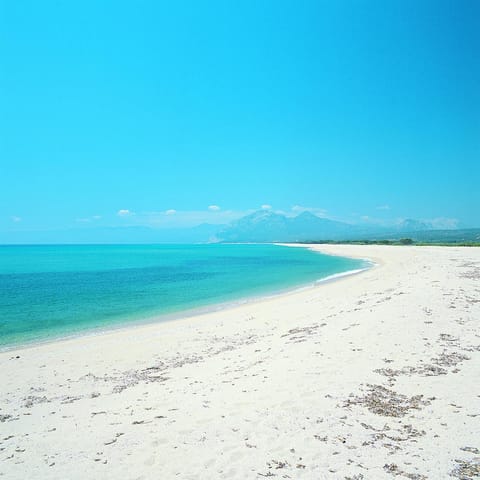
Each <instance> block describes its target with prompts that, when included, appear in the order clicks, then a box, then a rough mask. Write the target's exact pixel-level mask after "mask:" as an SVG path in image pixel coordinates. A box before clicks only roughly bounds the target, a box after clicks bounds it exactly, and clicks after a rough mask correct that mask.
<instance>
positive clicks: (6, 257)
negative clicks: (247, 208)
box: [0, 244, 369, 349]
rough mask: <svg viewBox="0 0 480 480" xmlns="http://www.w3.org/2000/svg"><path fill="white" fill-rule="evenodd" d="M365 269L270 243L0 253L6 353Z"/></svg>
mask: <svg viewBox="0 0 480 480" xmlns="http://www.w3.org/2000/svg"><path fill="white" fill-rule="evenodd" d="M368 267H369V263H368V261H366V260H357V259H350V258H343V257H337V256H329V255H323V254H320V253H317V252H314V251H312V250H310V249H307V248H292V247H287V246H281V245H270V244H269V245H265V244H263V245H262V244H238V245H237V244H235V245H234V244H210V245H11V246H10V245H4V246H0V349H9V348H12V347H13V348H16V347H18V346H23V345H28V344H32V343H38V342H46V341H52V340H56V339H59V338H68V337H72V336H77V335H82V334H87V333H94V332H101V331H105V330H109V329H113V328H118V327H124V326H129V325H135V324H141V323H149V322H160V321H167V320H170V319H172V318H176V317H180V316H182V315H191V314H193V313H195V312H200V311H206V310H210V309H211V310H216V309H220V308H223V307H225V306H229V305H232V304H236V303H242V302H248V301H251V300H252V299H258V298H259V297H264V296H270V295H275V294H278V293H281V292H284V291H288V290H292V289H296V288H301V287H306V286H309V285H313V284H315V283H316V282H320V281H324V280H325V279H330V278H334V277H335V276H339V275H343V274H347V273H348V272H356V271H359V270H362V269H365V268H368Z"/></svg>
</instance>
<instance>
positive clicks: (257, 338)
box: [0, 245, 480, 480]
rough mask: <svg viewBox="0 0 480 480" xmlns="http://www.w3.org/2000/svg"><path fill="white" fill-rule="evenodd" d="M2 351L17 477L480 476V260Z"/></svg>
mask: <svg viewBox="0 0 480 480" xmlns="http://www.w3.org/2000/svg"><path fill="white" fill-rule="evenodd" d="M315 248H317V249H319V250H321V251H323V252H327V253H331V254H340V255H345V256H352V257H362V258H371V259H374V260H375V261H376V262H377V263H378V266H376V267H375V268H373V269H371V270H369V271H367V272H364V273H360V274H358V275H354V276H351V277H347V278H343V279H340V280H338V281H335V282H329V283H326V284H322V285H318V286H316V287H313V288H310V289H305V290H303V291H299V292H294V293H289V294H283V295H280V296H277V297H275V298H269V299H265V300H261V301H256V302H252V303H248V304H245V305H241V306H237V307H234V308H229V309H227V310H223V311H219V312H214V313H208V314H204V315H200V316H197V317H192V318H187V319H181V320H176V321H172V322H167V323H163V324H152V325H145V326H141V327H136V328H130V329H125V330H118V331H112V332H109V333H105V334H101V335H97V336H85V337H80V338H76V339H72V340H65V341H59V342H54V343H50V344H46V345H39V346H35V347H30V348H24V349H18V350H15V351H7V352H3V353H1V354H0V365H1V370H0V371H1V373H0V380H1V394H0V408H1V409H0V476H3V477H4V478H8V479H22V480H23V479H32V478H37V479H100V478H101V479H162V480H163V479H177V478H178V479H260V478H263V477H276V478H294V479H297V478H298V479H356V480H359V479H392V478H395V477H398V478H399V479H401V478H409V479H424V478H428V479H437V480H438V479H447V478H464V479H469V478H478V476H479V475H480V451H479V450H480V328H479V325H480V249H479V248H445V247H393V246H350V245H349V246H346V245H342V246H338V245H327V246H316V247H315Z"/></svg>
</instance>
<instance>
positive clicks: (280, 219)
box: [0, 210, 480, 244]
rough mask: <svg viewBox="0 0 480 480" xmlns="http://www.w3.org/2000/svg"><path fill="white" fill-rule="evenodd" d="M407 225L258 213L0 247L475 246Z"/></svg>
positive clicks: (26, 239)
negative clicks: (394, 242)
mask: <svg viewBox="0 0 480 480" xmlns="http://www.w3.org/2000/svg"><path fill="white" fill-rule="evenodd" d="M434 227H435V226H434V225H433V224H429V223H428V222H423V221H419V220H414V219H407V220H404V221H402V222H400V223H399V224H397V225H394V226H390V227H382V226H373V225H352V224H349V223H345V222H340V221H335V220H330V219H327V218H321V217H318V216H316V215H314V214H313V213H311V212H308V211H305V212H303V213H300V214H299V215H297V216H295V217H289V216H286V215H283V214H280V213H275V212H272V211H270V210H259V211H256V212H253V213H251V214H249V215H246V216H244V217H242V218H240V219H238V220H236V221H234V222H232V223H230V224H228V225H212V224H206V223H204V224H201V225H198V226H195V227H191V228H176V229H154V228H151V227H145V226H130V227H98V228H76V229H65V230H50V231H43V232H26V231H17V232H9V233H0V244H22V243H38V244H44V243H214V242H225V243H232V242H301V241H322V240H324V241H326V240H374V239H399V238H402V237H403V238H404V237H409V238H412V239H414V240H417V241H447V242H450V241H479V240H480V229H463V230H457V229H449V230H445V229H442V230H441V229H438V228H434Z"/></svg>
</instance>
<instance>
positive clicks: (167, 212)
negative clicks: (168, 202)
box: [165, 208, 177, 215]
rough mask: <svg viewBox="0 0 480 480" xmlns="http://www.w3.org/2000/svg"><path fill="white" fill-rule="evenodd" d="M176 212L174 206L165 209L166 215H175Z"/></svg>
mask: <svg viewBox="0 0 480 480" xmlns="http://www.w3.org/2000/svg"><path fill="white" fill-rule="evenodd" d="M176 213H177V211H176V210H174V209H173V208H171V209H170V210H166V211H165V215H175V214H176Z"/></svg>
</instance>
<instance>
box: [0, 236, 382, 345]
mask: <svg viewBox="0 0 480 480" xmlns="http://www.w3.org/2000/svg"><path fill="white" fill-rule="evenodd" d="M273 245H279V246H286V247H299V248H307V249H309V250H311V251H313V252H316V253H320V254H322V255H329V256H338V257H342V258H350V259H355V260H364V261H365V262H367V263H368V266H366V267H365V268H359V269H353V270H347V271H344V272H339V273H335V274H331V275H327V276H326V277H321V278H319V279H317V280H314V281H313V282H308V283H303V284H297V285H292V286H291V287H287V288H284V289H280V290H274V291H272V292H269V293H265V294H261V295H255V294H254V295H248V296H245V297H239V298H237V299H235V300H231V301H227V302H215V303H211V304H208V305H205V306H200V307H196V308H191V309H185V310H178V311H175V312H171V313H165V314H155V315H149V316H145V317H141V318H137V319H134V318H131V319H125V320H123V321H121V322H118V323H112V324H111V325H108V326H99V327H93V328H85V329H83V330H79V331H76V332H72V333H71V334H59V335H52V336H50V337H44V338H39V339H36V340H32V341H27V342H19V343H13V344H7V345H2V346H0V353H2V352H15V351H17V350H18V351H20V350H25V349H29V348H35V347H39V346H48V345H51V344H56V343H59V342H69V341H75V340H77V339H81V338H89V337H93V338H95V337H99V336H103V335H109V334H112V333H115V332H128V331H133V330H137V329H141V328H143V327H146V326H155V325H160V324H162V325H163V324H168V323H171V322H178V321H182V320H187V319H192V318H194V317H202V316H204V315H208V314H210V313H214V312H223V311H229V310H232V309H235V308H238V307H241V306H244V305H253V304H258V303H262V302H266V301H270V300H274V299H277V298H280V297H282V296H289V295H292V294H296V293H300V292H304V291H308V290H311V289H315V288H317V287H320V286H322V285H325V284H327V283H331V282H338V281H341V280H344V279H346V278H348V277H351V276H354V275H358V274H360V273H363V272H366V271H368V270H370V269H372V268H375V267H377V266H378V265H379V263H377V262H373V261H372V260H371V259H368V258H360V257H354V256H344V255H332V254H331V253H328V252H324V251H322V250H320V249H319V248H315V247H314V246H312V245H309V244H279V243H275V244H273Z"/></svg>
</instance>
